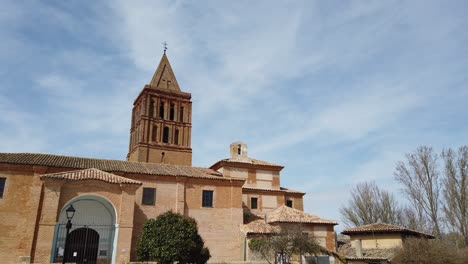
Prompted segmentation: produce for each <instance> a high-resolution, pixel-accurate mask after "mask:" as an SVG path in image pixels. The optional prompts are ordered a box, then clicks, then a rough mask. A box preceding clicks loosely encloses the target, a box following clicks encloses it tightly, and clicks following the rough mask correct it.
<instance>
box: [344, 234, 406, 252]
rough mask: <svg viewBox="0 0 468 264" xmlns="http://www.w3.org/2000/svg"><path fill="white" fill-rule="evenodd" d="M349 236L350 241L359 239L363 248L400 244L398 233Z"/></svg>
mask: <svg viewBox="0 0 468 264" xmlns="http://www.w3.org/2000/svg"><path fill="white" fill-rule="evenodd" d="M350 237H351V241H354V240H357V239H360V240H361V244H362V248H363V249H371V248H394V247H397V246H401V245H402V237H401V235H400V234H374V235H352V236H350ZM352 246H354V244H352Z"/></svg>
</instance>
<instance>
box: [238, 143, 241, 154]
mask: <svg viewBox="0 0 468 264" xmlns="http://www.w3.org/2000/svg"><path fill="white" fill-rule="evenodd" d="M240 154H241V145H239V146H237V155H240Z"/></svg>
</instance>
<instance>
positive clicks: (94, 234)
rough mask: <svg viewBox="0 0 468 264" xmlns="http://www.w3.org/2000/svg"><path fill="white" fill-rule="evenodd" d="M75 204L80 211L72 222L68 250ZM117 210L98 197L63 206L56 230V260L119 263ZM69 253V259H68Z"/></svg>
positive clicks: (81, 198) (88, 197)
mask: <svg viewBox="0 0 468 264" xmlns="http://www.w3.org/2000/svg"><path fill="white" fill-rule="evenodd" d="M70 205H73V207H74V208H75V210H76V212H75V215H74V217H73V219H72V228H71V229H70V233H69V239H68V243H67V250H66V251H65V237H66V232H67V230H66V223H67V221H68V219H67V217H66V212H65V211H66V209H67V208H68V207H69V206H70ZM116 223H117V219H116V209H115V207H114V206H113V204H112V203H111V202H110V201H109V200H107V199H106V198H104V197H102V196H98V195H82V196H78V197H75V198H74V199H72V200H70V201H69V202H68V203H66V204H65V206H63V208H62V209H61V211H60V215H59V218H58V223H57V225H56V228H55V236H54V246H53V252H52V260H53V261H54V262H56V261H61V260H63V258H65V261H67V262H73V263H87V264H93V263H105V264H112V263H115V245H116V244H117V232H118V226H117V224H116ZM64 254H66V256H64Z"/></svg>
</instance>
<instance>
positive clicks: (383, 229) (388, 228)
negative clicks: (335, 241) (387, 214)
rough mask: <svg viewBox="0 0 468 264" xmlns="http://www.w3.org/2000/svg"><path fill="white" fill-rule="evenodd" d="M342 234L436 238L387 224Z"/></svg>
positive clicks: (347, 231) (349, 230)
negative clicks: (389, 234) (398, 234)
mask: <svg viewBox="0 0 468 264" xmlns="http://www.w3.org/2000/svg"><path fill="white" fill-rule="evenodd" d="M341 233H342V234H345V235H351V234H359V233H405V234H411V235H416V236H424V237H427V238H435V237H434V236H433V235H430V234H427V233H423V232H419V231H416V230H412V229H408V228H405V227H402V226H397V225H390V224H385V223H375V224H370V225H363V226H357V227H353V228H349V229H345V230H344V231H343V232H341Z"/></svg>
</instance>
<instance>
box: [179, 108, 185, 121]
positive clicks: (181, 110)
mask: <svg viewBox="0 0 468 264" xmlns="http://www.w3.org/2000/svg"><path fill="white" fill-rule="evenodd" d="M179 122H184V107H183V106H181V107H180V111H179Z"/></svg>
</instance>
